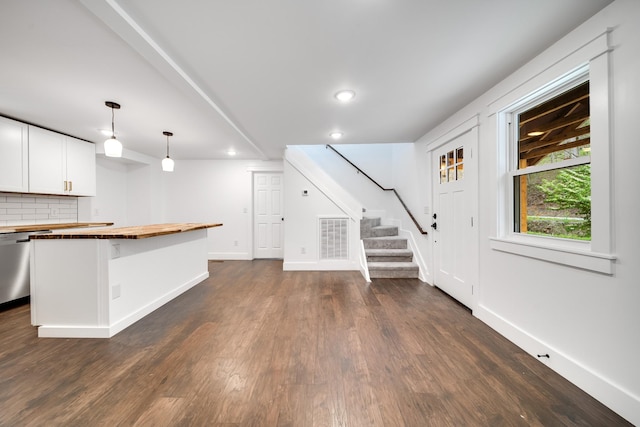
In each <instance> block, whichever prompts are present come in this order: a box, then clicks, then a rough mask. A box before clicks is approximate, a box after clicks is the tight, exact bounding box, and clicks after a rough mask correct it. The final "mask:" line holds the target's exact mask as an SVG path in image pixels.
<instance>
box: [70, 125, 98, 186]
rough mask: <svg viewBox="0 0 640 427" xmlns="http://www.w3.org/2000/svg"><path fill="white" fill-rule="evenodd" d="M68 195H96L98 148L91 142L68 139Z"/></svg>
mask: <svg viewBox="0 0 640 427" xmlns="http://www.w3.org/2000/svg"><path fill="white" fill-rule="evenodd" d="M66 142H67V147H66V148H67V194H71V195H75V196H95V195H96V146H95V145H94V144H91V143H90V142H85V141H81V140H79V139H76V138H71V137H66Z"/></svg>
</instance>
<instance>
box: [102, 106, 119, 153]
mask: <svg viewBox="0 0 640 427" xmlns="http://www.w3.org/2000/svg"><path fill="white" fill-rule="evenodd" d="M104 105H106V106H107V107H109V108H111V138H109V139H107V140H106V141H105V142H104V154H105V156H107V157H122V143H121V142H120V141H118V140H117V139H116V131H115V127H114V126H113V118H114V112H113V110H119V109H120V104H118V103H116V102H113V101H106V102H105V103H104Z"/></svg>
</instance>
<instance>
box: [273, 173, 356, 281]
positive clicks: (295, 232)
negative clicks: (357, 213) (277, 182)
mask: <svg viewBox="0 0 640 427" xmlns="http://www.w3.org/2000/svg"><path fill="white" fill-rule="evenodd" d="M304 190H306V191H307V195H306V196H304V195H303V191H304ZM284 215H285V222H284V228H285V246H284V269H285V270H358V269H359V264H358V263H359V257H358V254H359V252H358V250H359V247H358V243H359V237H360V231H359V230H360V221H359V219H357V220H354V219H353V218H352V217H353V215H349V214H348V213H347V212H345V211H344V210H343V209H341V208H340V207H339V206H338V205H337V204H336V203H334V202H333V201H332V200H331V199H330V198H329V197H328V196H327V195H326V194H325V193H324V192H323V191H322V190H321V189H319V188H318V187H316V186H315V185H314V184H313V183H312V182H311V181H310V180H309V179H307V178H306V177H305V176H304V175H303V174H302V173H300V171H298V170H297V169H296V168H295V167H294V166H292V164H291V163H289V162H288V161H285V162H284ZM320 216H325V217H340V218H342V217H351V219H350V220H349V235H350V242H349V259H348V260H345V261H336V260H325V261H323V260H320V259H319V258H320V256H319V248H320V242H319V238H318V236H319V234H318V220H319V217H320ZM353 227H355V228H353Z"/></svg>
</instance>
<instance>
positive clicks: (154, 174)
mask: <svg viewBox="0 0 640 427" xmlns="http://www.w3.org/2000/svg"><path fill="white" fill-rule="evenodd" d="M124 155H125V156H126V157H124V156H123V158H121V159H110V158H107V157H103V156H98V157H97V159H96V163H97V164H96V181H97V182H96V196H95V197H79V198H78V221H108V222H113V223H114V227H126V226H132V225H143V224H156V223H161V222H164V221H163V219H162V217H163V214H162V209H161V208H162V204H161V201H162V198H163V192H164V186H163V179H162V170H161V167H160V160H158V159H154V158H152V157H149V156H146V155H143V154H139V153H135V152H132V151H130V150H125V153H124Z"/></svg>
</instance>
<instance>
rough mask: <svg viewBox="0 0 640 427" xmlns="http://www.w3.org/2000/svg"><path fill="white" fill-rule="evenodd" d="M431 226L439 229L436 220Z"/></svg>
mask: <svg viewBox="0 0 640 427" xmlns="http://www.w3.org/2000/svg"><path fill="white" fill-rule="evenodd" d="M431 228H433V229H434V230H437V229H438V223H437V222H434V223H433V224H431Z"/></svg>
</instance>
